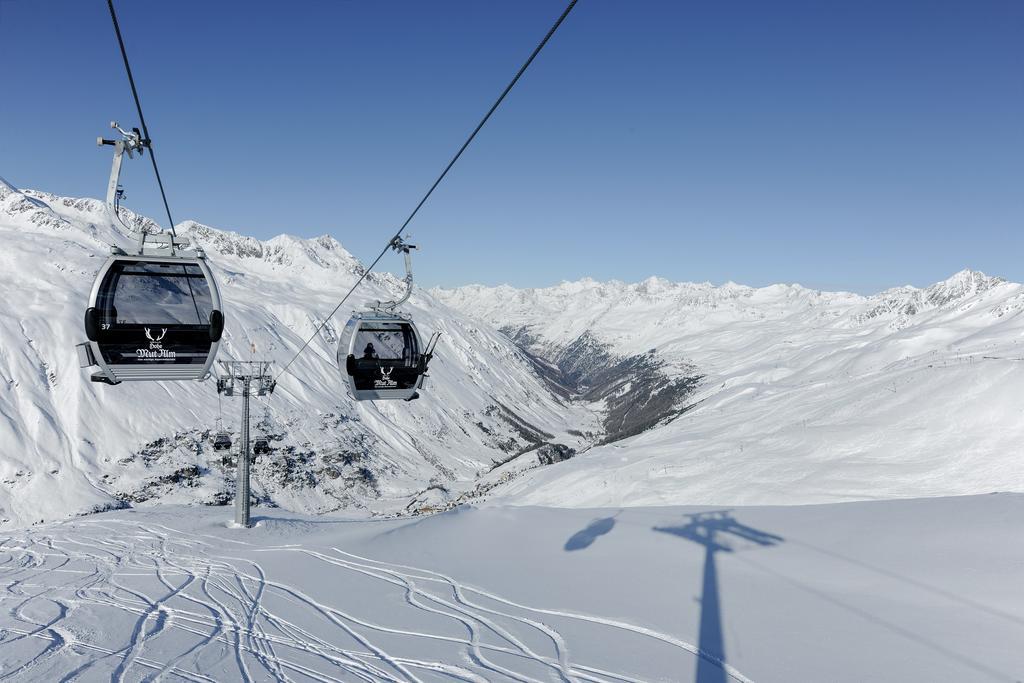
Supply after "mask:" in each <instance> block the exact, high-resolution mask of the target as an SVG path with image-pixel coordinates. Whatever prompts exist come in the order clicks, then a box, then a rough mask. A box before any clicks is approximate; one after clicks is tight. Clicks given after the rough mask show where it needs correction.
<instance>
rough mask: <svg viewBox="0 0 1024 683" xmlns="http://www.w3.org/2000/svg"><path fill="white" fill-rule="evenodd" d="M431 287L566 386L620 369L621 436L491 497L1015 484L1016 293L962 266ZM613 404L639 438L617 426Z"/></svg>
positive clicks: (583, 386)
mask: <svg viewBox="0 0 1024 683" xmlns="http://www.w3.org/2000/svg"><path fill="white" fill-rule="evenodd" d="M432 293H433V294H434V295H435V296H436V297H438V298H439V299H441V300H442V301H445V302H446V303H448V304H449V305H450V306H451V307H452V308H455V309H458V310H460V311H461V312H463V313H468V314H471V315H475V316H478V317H480V318H482V319H484V320H487V321H488V322H490V323H491V324H492V325H494V326H495V327H497V328H500V329H502V330H503V331H504V332H505V333H506V334H507V335H508V336H509V337H510V338H512V339H513V340H516V341H517V342H518V343H519V344H520V345H521V347H522V348H523V349H524V351H526V352H528V353H529V354H531V355H532V356H534V357H536V359H537V362H538V363H540V364H542V366H543V367H545V368H547V369H548V370H549V371H550V373H549V374H550V377H551V381H552V383H553V384H560V385H562V386H566V385H569V388H570V389H575V391H576V393H577V394H578V393H580V392H582V393H584V394H593V392H594V387H595V381H594V380H595V378H596V379H598V380H601V381H603V380H604V379H607V378H606V377H605V378H602V377H601V373H606V369H607V368H609V367H619V368H621V369H622V372H621V373H619V375H618V376H617V377H616V378H614V380H615V381H613V382H612V384H613V386H612V387H611V388H609V387H608V386H604V389H603V391H604V394H605V395H604V396H603V397H602V400H603V401H604V403H603V405H604V406H605V407H606V408H608V409H609V410H608V412H607V413H606V428H607V430H608V434H610V435H613V436H614V435H616V428H617V427H618V426H620V425H617V424H608V423H607V417H608V416H611V415H614V414H615V413H616V410H618V412H619V413H620V414H621V415H622V421H623V423H624V424H625V426H626V429H624V430H620V433H619V434H617V435H618V436H627V437H629V438H625V439H618V440H615V441H613V442H611V443H605V444H603V445H601V446H599V447H596V448H594V449H592V450H589V451H588V452H587V453H586V455H585V457H579V458H574V459H572V460H570V461H567V462H562V463H559V464H557V465H555V466H553V467H550V468H544V469H543V470H539V471H535V472H531V473H529V474H528V475H526V476H523V477H520V478H518V479H516V480H515V481H514V482H511V483H510V484H508V485H507V486H504V487H502V489H501V490H500V491H497V492H495V494H496V495H499V496H501V497H502V498H503V499H505V500H507V501H508V502H514V503H522V504H526V503H529V504H544V505H588V506H625V505H644V504H646V505H651V504H668V503H673V504H682V503H691V504H692V503H713V504H730V505H732V504H789V503H811V502H831V501H836V500H854V499H865V498H868V499H870V498H883V497H909V496H932V495H948V494H966V493H980V492H989V491H995V490H1018V491H1019V490H1022V489H1024V457H1021V456H1022V453H1021V447H1020V444H1021V443H1022V439H1024V346H1022V344H1021V340H1022V338H1024V317H1022V316H1021V314H1020V313H1021V310H1022V308H1024V287H1022V286H1021V285H1019V284H1014V283H1009V282H1005V281H1003V280H1001V279H1000V278H993V277H988V276H986V275H984V274H982V273H978V272H972V271H963V272H960V273H957V274H955V275H954V276H953V277H951V278H950V279H948V280H946V281H943V282H939V283H937V284H935V285H932V286H931V287H928V288H925V289H918V288H914V287H901V288H897V289H892V290H889V291H886V292H882V293H881V294H878V295H875V296H868V297H865V296H858V295H855V294H850V293H843V292H839V293H829V292H820V291H814V290H809V289H806V288H803V287H800V286H797V285H774V286H770V287H764V288H760V289H754V288H750V287H744V286H740V285H736V284H733V283H728V284H725V285H723V286H720V287H715V286H712V285H710V284H692V283H673V282H669V281H666V280H662V279H658V278H651V279H648V280H645V281H644V282H641V283H637V284H625V283H622V282H607V283H601V282H595V281H593V280H582V281H579V282H565V283H562V284H560V285H558V286H555V287H550V288H544V289H526V290H518V289H514V288H511V287H507V286H502V287H482V286H469V287H462V288H458V289H454V290H433V291H432ZM595 359H597V361H598V362H596V363H595V362H594V361H595ZM638 367H642V368H644V370H643V371H642V372H641V371H637V368H638ZM652 378H653V379H652ZM600 384H601V382H600V381H598V382H597V385H598V386H600ZM556 388H557V387H556ZM572 393H573V392H572V391H570V392H569V394H568V395H571V394H572ZM652 406H653V407H652ZM645 412H646V414H644V413H645ZM631 414H632V415H637V414H642V419H641V420H639V422H640V423H641V424H640V426H642V427H643V429H639V430H638V429H631V428H630V425H629V420H630V419H631V418H630V416H631Z"/></svg>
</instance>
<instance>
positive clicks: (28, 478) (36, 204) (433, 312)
mask: <svg viewBox="0 0 1024 683" xmlns="http://www.w3.org/2000/svg"><path fill="white" fill-rule="evenodd" d="M124 213H125V214H126V223H127V224H128V225H129V227H130V228H131V229H133V230H137V229H139V228H140V227H141V226H144V225H145V224H146V223H148V219H145V218H143V217H141V216H137V215H134V214H131V213H130V212H127V211H125V212H124ZM178 230H179V233H186V234H187V235H188V236H189V237H190V238H191V239H192V240H193V241H194V242H196V243H198V244H199V245H201V246H203V247H204V248H205V249H206V252H207V254H208V256H209V260H210V262H211V264H212V267H213V268H214V271H215V273H216V275H217V277H218V280H219V282H220V285H221V290H222V294H223V296H224V298H225V301H226V305H225V313H226V317H227V322H226V327H225V334H224V344H223V345H222V347H221V354H220V356H219V357H220V358H221V359H230V358H249V357H250V356H251V353H252V351H251V349H252V348H253V347H255V353H256V357H270V358H273V359H275V360H276V361H277V363H278V364H277V368H278V369H279V368H281V366H282V364H283V363H284V362H286V361H287V360H288V359H289V358H291V357H292V355H293V354H294V352H295V351H296V350H297V349H298V348H299V347H300V345H301V344H302V343H303V342H304V341H305V340H306V339H307V338H308V337H309V335H311V334H313V332H314V330H315V327H316V325H317V324H319V323H320V322H321V321H322V318H321V317H319V316H323V315H326V314H327V313H328V312H329V311H331V310H332V309H333V308H334V306H335V305H336V303H337V301H338V299H339V298H340V297H341V295H342V294H343V293H344V292H345V291H347V290H348V288H349V287H350V286H351V285H352V283H353V282H354V281H355V279H356V278H357V277H358V275H359V274H360V273H361V272H362V268H363V266H362V265H361V264H360V263H359V262H358V260H357V259H355V258H354V257H353V256H352V255H351V254H349V253H348V252H347V251H345V249H344V248H343V247H342V246H341V245H340V244H339V243H338V242H337V241H336V240H334V239H333V238H330V237H321V238H317V239H311V240H304V239H298V238H295V237H290V236H284V235H283V236H279V237H275V238H274V239H271V240H267V241H259V240H256V239H253V238H250V237H245V236H242V235H238V234H235V233H231V232H224V231H220V230H216V229H213V228H210V227H207V226H204V225H200V224H197V223H193V222H185V223H183V224H180V225H179V226H178ZM134 239H135V238H134V236H133V235H129V234H122V231H119V229H115V228H114V226H112V225H111V224H110V221H109V220H108V218H107V216H106V213H105V211H104V209H103V205H102V203H101V202H99V201H97V200H94V199H71V198H64V197H57V196H54V195H50V194H46V193H42V192H34V191H29V190H25V191H18V190H16V189H14V188H13V187H12V186H11V185H10V184H8V183H6V182H2V181H0V240H2V243H3V245H4V249H3V250H2V252H0V259H2V267H0V283H2V287H3V291H4V293H5V295H6V296H5V297H4V310H3V314H2V315H0V375H2V386H0V416H2V418H3V419H2V420H0V481H2V482H3V487H2V488H0V520H2V523H3V524H6V525H11V524H27V523H33V522H39V521H40V520H44V519H46V520H49V519H57V518H62V517H65V516H67V515H70V514H78V513H82V512H85V511H89V510H95V509H102V508H107V507H112V506H113V507H117V506H121V505H124V504H126V503H137V502H143V501H147V500H162V501H168V502H173V501H177V502H203V503H223V502H229V501H230V500H231V498H232V496H233V478H232V477H233V468H232V467H230V466H229V464H228V463H224V462H222V458H221V454H220V453H217V454H214V451H213V449H212V446H211V444H210V432H211V430H214V429H215V427H216V423H217V419H218V415H219V414H220V413H219V411H220V409H221V404H222V409H223V419H224V423H225V425H226V426H227V427H228V428H229V429H231V430H232V431H235V432H236V433H237V429H238V419H239V414H240V412H241V405H240V402H239V401H238V400H234V399H223V401H220V400H219V399H218V395H217V393H216V391H215V388H214V385H213V383H212V382H203V383H199V382H177V383H124V384H121V385H119V386H116V387H111V386H106V385H101V384H95V383H92V382H90V381H89V380H88V372H87V371H86V370H82V369H80V368H79V367H78V361H77V358H76V354H75V351H74V345H75V344H76V343H78V342H80V341H83V340H84V333H83V331H82V316H83V312H84V310H85V305H86V300H87V297H88V293H89V290H90V287H91V284H92V280H93V277H94V275H95V273H96V271H97V269H98V268H99V266H100V265H101V264H102V263H103V260H104V258H105V257H106V255H107V254H108V253H109V247H110V245H111V244H118V245H120V246H123V247H130V246H131V245H132V243H133V242H134ZM396 266H398V262H397V259H396ZM402 287H403V285H402V283H401V281H400V280H399V279H398V278H396V277H394V276H392V275H389V274H371V276H370V277H369V278H368V279H367V282H366V284H365V286H364V287H361V288H360V290H359V291H358V292H357V294H356V295H355V296H354V297H353V300H352V301H351V304H352V308H351V309H350V308H346V309H345V310H343V311H340V312H339V318H337V319H334V320H332V321H331V323H330V324H329V326H328V327H327V328H326V330H325V332H324V333H322V334H321V336H320V337H319V338H317V339H315V340H314V341H313V343H312V344H311V345H310V348H309V349H307V350H306V352H304V353H303V354H302V355H301V356H300V357H299V359H298V360H297V361H296V362H295V363H294V364H293V365H292V366H291V368H290V371H289V374H287V375H285V376H284V377H282V378H281V380H280V383H279V386H278V390H277V392H276V393H275V394H274V395H273V396H272V397H271V398H270V399H269V400H268V401H266V403H265V405H263V404H261V403H259V402H256V403H254V406H253V413H254V416H255V418H257V419H258V420H259V426H258V427H257V428H256V431H257V432H258V433H265V434H266V435H267V436H268V437H269V438H270V440H271V445H272V447H273V449H274V450H273V452H272V453H271V454H270V455H269V456H268V457H263V458H261V459H260V460H259V461H258V462H257V463H256V464H255V469H254V476H255V479H254V482H253V487H254V492H255V495H257V496H258V498H259V499H260V500H262V501H263V502H264V503H271V504H278V505H281V506H285V507H288V508H290V509H294V510H298V511H305V512H322V511H326V510H332V509H337V508H340V507H348V508H352V507H355V508H360V507H366V508H368V509H369V510H371V511H375V512H390V511H398V510H403V509H405V508H406V507H407V506H411V507H412V509H416V508H417V507H422V506H424V505H431V504H437V503H438V502H439V501H443V500H445V499H447V498H449V497H450V496H451V495H453V494H454V491H455V490H456V489H457V488H458V487H459V486H460V485H464V484H465V485H468V484H470V483H473V482H475V481H476V480H477V478H478V475H481V474H486V473H487V472H488V471H489V470H491V469H492V468H493V467H494V466H495V463H500V462H503V461H505V460H508V459H509V458H510V457H511V456H513V455H515V454H517V453H521V452H523V451H528V450H531V449H535V448H536V447H537V446H538V445H540V444H544V443H548V442H550V443H557V444H560V445H561V446H560V447H561V448H563V449H569V448H572V449H577V448H580V447H581V446H582V445H584V444H585V440H584V439H583V438H582V437H581V435H580V434H581V433H582V432H583V431H595V430H597V429H599V427H598V424H597V420H596V418H595V417H594V416H593V415H592V414H591V413H590V411H589V410H588V409H587V408H586V407H585V406H582V405H573V404H570V403H569V402H567V401H565V400H564V399H562V398H560V397H558V396H556V395H554V394H553V393H552V392H551V391H549V389H548V388H547V387H546V386H545V384H544V382H543V381H542V380H541V379H540V378H539V376H538V375H537V374H536V372H535V370H534V367H533V365H532V363H531V362H530V361H529V360H528V359H527V358H526V357H525V355H524V354H522V353H521V352H520V351H519V350H517V349H516V348H515V347H514V345H513V344H511V343H510V342H509V341H508V340H506V339H505V338H504V337H503V336H502V335H500V334H498V333H496V332H494V331H492V330H491V329H489V327H488V326H487V325H480V324H478V323H477V322H475V321H474V320H473V319H471V318H469V317H467V316H465V315H463V314H461V313H458V312H456V311H454V310H452V309H450V308H448V307H447V306H445V305H444V304H441V303H439V302H438V301H437V300H436V299H434V298H433V297H432V296H430V295H429V294H427V293H425V292H423V291H421V290H417V291H416V292H415V293H414V295H413V297H412V299H411V301H410V303H409V305H408V306H407V307H406V310H408V311H410V312H412V313H413V314H414V315H415V319H416V321H417V323H418V325H420V327H421V331H422V332H423V333H425V334H427V335H429V334H430V333H432V332H434V331H440V332H443V336H442V338H441V343H440V344H439V346H438V351H437V355H436V357H435V360H434V362H433V363H432V365H431V372H430V378H429V379H428V380H427V387H426V391H424V392H423V397H422V398H421V399H420V400H419V401H414V402H412V403H405V402H397V405H396V402H387V401H381V402H376V403H369V402H364V403H357V402H355V401H353V400H352V399H351V398H350V396H349V393H348V390H347V388H346V385H345V384H344V383H343V382H342V377H341V375H340V374H339V371H338V368H337V366H336V363H335V347H334V344H333V343H332V339H333V338H332V335H333V334H334V333H336V332H337V331H340V329H341V327H342V326H343V325H344V323H345V320H346V319H347V316H348V315H349V313H350V311H351V310H352V309H358V308H359V307H361V306H364V305H366V304H367V303H369V302H371V301H374V300H377V299H387V298H392V297H393V296H394V295H395V294H396V293H397V292H400V291H401V288H402ZM570 431H571V432H572V433H570ZM534 459H536V456H534Z"/></svg>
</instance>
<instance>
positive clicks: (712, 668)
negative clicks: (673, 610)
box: [654, 510, 785, 683]
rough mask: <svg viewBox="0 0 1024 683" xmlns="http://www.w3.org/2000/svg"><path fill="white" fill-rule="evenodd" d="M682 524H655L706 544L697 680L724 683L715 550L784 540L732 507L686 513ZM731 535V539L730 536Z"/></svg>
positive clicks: (727, 551) (723, 648)
mask: <svg viewBox="0 0 1024 683" xmlns="http://www.w3.org/2000/svg"><path fill="white" fill-rule="evenodd" d="M686 517H688V518H689V521H688V522H687V523H686V524H684V525H683V526H676V527H654V531H659V532H661V533H666V534H672V535H673V536H679V537H680V538H685V539H686V540H688V541H692V542H693V543H697V544H699V545H702V546H704V577H703V582H702V589H701V596H700V636H699V637H700V641H699V643H698V648H699V649H700V655H699V656H698V657H697V671H696V674H695V676H694V680H695V681H696V683H725V682H726V680H727V679H728V676H727V675H726V671H725V661H726V659H725V641H724V638H723V637H722V610H721V604H720V602H719V588H718V567H717V565H716V563H715V554H716V553H731V552H733V545H731V544H730V541H731V542H733V543H735V541H736V540H737V539H738V540H740V541H746V542H748V543H752V544H754V545H755V546H758V547H769V546H773V545H778V544H779V543H782V542H783V541H784V540H785V539H783V538H782V537H781V536H776V535H775V534H770V533H768V532H765V531H760V530H758V529H755V528H753V527H749V526H747V525H746V524H741V523H740V522H738V521H736V519H734V518H733V516H732V514H731V512H730V511H729V510H719V511H714V512H698V513H696V514H692V515H686ZM730 537H731V538H730Z"/></svg>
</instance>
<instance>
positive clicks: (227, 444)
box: [213, 432, 231, 451]
mask: <svg viewBox="0 0 1024 683" xmlns="http://www.w3.org/2000/svg"><path fill="white" fill-rule="evenodd" d="M230 448H231V435H230V434H228V433H227V432H217V434H216V436H214V437H213V450H215V451H226V450H228V449H230Z"/></svg>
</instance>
